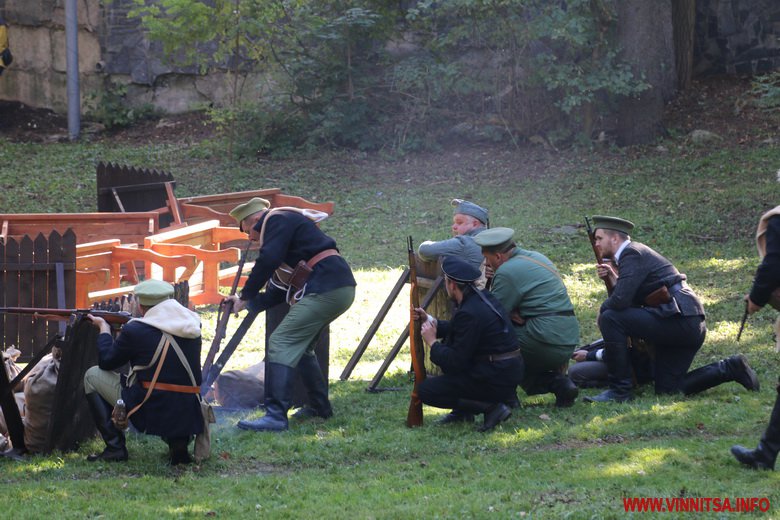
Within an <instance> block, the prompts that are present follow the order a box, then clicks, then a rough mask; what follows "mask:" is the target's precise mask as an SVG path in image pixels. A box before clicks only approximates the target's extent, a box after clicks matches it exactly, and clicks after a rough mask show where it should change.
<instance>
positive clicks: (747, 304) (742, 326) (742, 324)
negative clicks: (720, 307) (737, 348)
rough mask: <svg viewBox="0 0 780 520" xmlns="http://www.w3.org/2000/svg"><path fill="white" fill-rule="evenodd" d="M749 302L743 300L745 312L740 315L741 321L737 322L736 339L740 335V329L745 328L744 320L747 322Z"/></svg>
mask: <svg viewBox="0 0 780 520" xmlns="http://www.w3.org/2000/svg"><path fill="white" fill-rule="evenodd" d="M749 305H750V304H749V303H748V301H747V300H745V313H744V314H743V315H742V323H740V324H739V332H737V341H739V338H741V337H742V331H743V330H745V322H747V319H748V306H749Z"/></svg>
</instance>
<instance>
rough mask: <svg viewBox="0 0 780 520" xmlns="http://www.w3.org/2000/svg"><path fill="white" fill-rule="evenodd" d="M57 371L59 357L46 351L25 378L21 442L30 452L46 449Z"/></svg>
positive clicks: (58, 370) (58, 369) (58, 368)
mask: <svg viewBox="0 0 780 520" xmlns="http://www.w3.org/2000/svg"><path fill="white" fill-rule="evenodd" d="M59 373H60V360H59V357H55V356H54V353H52V354H47V355H46V356H44V357H43V359H41V361H40V362H39V363H38V364H37V365H35V367H34V368H33V369H32V370H31V371H30V373H29V374H28V375H27V378H26V379H25V381H24V402H25V404H24V409H25V410H24V443H25V444H26V445H27V449H29V450H30V451H32V452H40V451H43V450H44V449H46V440H47V435H48V431H49V419H50V418H51V412H52V404H53V403H54V390H55V388H56V387H57V377H58V376H59Z"/></svg>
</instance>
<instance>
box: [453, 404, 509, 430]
mask: <svg viewBox="0 0 780 520" xmlns="http://www.w3.org/2000/svg"><path fill="white" fill-rule="evenodd" d="M457 409H458V410H460V411H462V412H466V413H468V412H470V413H473V414H479V413H481V414H483V419H482V426H480V427H479V429H478V430H479V431H481V432H486V431H489V430H492V429H493V428H495V427H496V426H498V425H499V424H500V423H502V422H503V421H506V420H507V419H509V416H510V415H512V410H511V409H510V408H509V407H508V406H507V405H505V404H504V403H487V402H484V401H472V400H470V399H458V406H457Z"/></svg>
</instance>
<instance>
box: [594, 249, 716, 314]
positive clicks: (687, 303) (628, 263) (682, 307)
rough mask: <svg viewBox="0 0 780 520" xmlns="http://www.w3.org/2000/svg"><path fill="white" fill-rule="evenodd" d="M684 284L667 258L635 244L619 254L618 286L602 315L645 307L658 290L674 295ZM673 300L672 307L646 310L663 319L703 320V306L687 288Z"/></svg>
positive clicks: (681, 275) (683, 276) (683, 288)
mask: <svg viewBox="0 0 780 520" xmlns="http://www.w3.org/2000/svg"><path fill="white" fill-rule="evenodd" d="M685 280H686V276H685V275H684V274H682V273H680V272H679V271H678V270H677V269H676V268H675V267H674V265H672V263H671V262H670V261H669V260H667V259H666V258H665V257H664V256H662V255H660V254H659V253H657V252H656V251H654V250H653V249H651V248H649V247H647V246H646V245H644V244H640V243H639V242H633V241H632V242H631V243H629V244H628V245H627V246H626V248H625V249H624V250H623V252H622V253H621V254H620V259H619V263H618V279H617V283H616V284H615V288H614V290H613V291H612V294H610V296H609V297H608V298H607V299H606V300H604V303H602V304H601V311H602V312H603V311H604V310H607V309H612V310H622V309H627V308H628V307H643V306H644V302H645V298H647V296H648V295H649V294H650V293H652V292H653V291H655V290H656V289H659V288H660V287H661V286H666V287H668V288H669V289H670V291H671V290H672V288H673V287H674V286H675V285H676V284H679V283H681V282H684V281H685ZM672 296H673V301H672V302H671V303H669V304H665V305H662V306H661V307H645V308H646V309H647V310H648V311H650V312H653V313H655V314H657V315H659V316H660V317H671V316H679V315H682V316H704V306H702V304H701V302H700V301H699V298H698V297H697V296H696V293H694V292H693V289H691V288H690V287H688V286H687V284H684V286H683V287H682V288H681V289H680V290H678V291H676V292H673V294H672Z"/></svg>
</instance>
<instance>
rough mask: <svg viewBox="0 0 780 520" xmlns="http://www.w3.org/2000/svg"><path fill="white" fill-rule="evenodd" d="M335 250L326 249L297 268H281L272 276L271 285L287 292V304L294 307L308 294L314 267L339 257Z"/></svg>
mask: <svg viewBox="0 0 780 520" xmlns="http://www.w3.org/2000/svg"><path fill="white" fill-rule="evenodd" d="M338 254H339V252H338V251H337V250H335V249H326V250H324V251H321V252H319V253H317V254H316V255H314V256H313V257H312V258H311V259H310V260H309V261H308V262H306V261H304V260H301V261H300V262H298V264H297V265H296V266H295V267H290V266H289V265H287V264H282V265H281V266H279V267H278V268H277V269H276V271H274V274H273V275H272V276H271V280H270V283H271V285H273V286H274V287H276V288H278V289H281V290H283V291H286V292H287V303H288V304H289V305H293V304H294V303H296V302H298V301H300V300H301V298H303V296H304V294H305V293H306V282H308V281H309V276H311V273H312V272H314V266H315V265H317V263H318V262H319V261H320V260H323V259H325V258H327V257H329V256H334V255H338Z"/></svg>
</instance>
